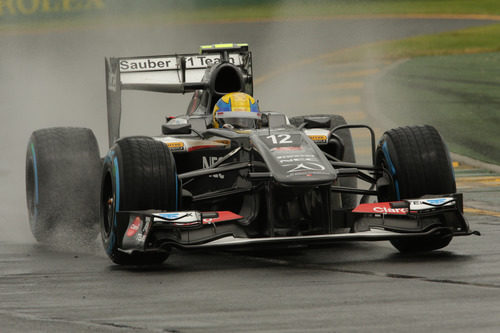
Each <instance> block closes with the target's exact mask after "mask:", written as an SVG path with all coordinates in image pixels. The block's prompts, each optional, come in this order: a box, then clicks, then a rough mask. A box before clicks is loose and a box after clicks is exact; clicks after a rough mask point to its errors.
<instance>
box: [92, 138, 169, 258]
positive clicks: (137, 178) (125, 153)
mask: <svg viewBox="0 0 500 333" xmlns="http://www.w3.org/2000/svg"><path fill="white" fill-rule="evenodd" d="M178 192H179V189H178V181H177V174H176V168H175V160H174V158H173V155H172V153H171V152H170V150H169V149H168V147H167V145H165V144H164V143H162V142H159V141H155V140H154V139H152V138H149V137H128V138H123V139H121V140H119V141H117V142H116V144H115V145H114V146H113V147H112V148H111V150H110V152H109V153H108V155H107V156H106V158H105V159H104V167H103V177H102V187H101V218H100V219H101V236H102V241H103V245H104V248H105V250H106V253H107V254H108V256H109V257H110V259H111V260H112V261H113V262H114V263H116V264H119V265H154V264H161V263H162V262H163V261H165V260H166V259H167V257H168V255H169V251H168V249H165V250H164V251H161V252H133V253H131V254H128V253H125V252H122V251H120V250H119V248H120V244H121V241H122V239H123V235H124V233H125V230H126V228H127V227H128V221H126V222H125V223H127V225H120V223H122V222H120V221H119V220H118V219H117V218H116V212H117V211H130V210H147V209H158V210H169V211H172V210H176V209H177V207H178V205H179V203H178V197H179V195H178Z"/></svg>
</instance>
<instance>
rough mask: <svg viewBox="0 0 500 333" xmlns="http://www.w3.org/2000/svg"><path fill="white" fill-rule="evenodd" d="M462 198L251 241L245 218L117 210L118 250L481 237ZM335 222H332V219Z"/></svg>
mask: <svg viewBox="0 0 500 333" xmlns="http://www.w3.org/2000/svg"><path fill="white" fill-rule="evenodd" d="M462 210H463V209H462V196H461V195H460V194H455V195H452V196H446V197H433V198H425V199H416V200H404V201H397V202H379V203H372V204H361V205H359V206H358V207H356V208H355V209H354V210H352V211H342V212H337V213H335V212H334V214H332V215H333V217H332V219H337V221H335V225H339V223H338V222H339V221H338V219H341V220H343V221H341V222H342V223H341V224H343V226H344V227H343V228H337V229H332V230H333V231H332V233H325V234H314V235H298V236H280V237H270V236H269V237H252V236H251V235H249V234H248V233H247V232H246V228H245V219H244V217H243V216H240V215H238V214H235V213H233V212H228V211H220V212H198V211H182V212H162V211H153V210H150V211H127V212H118V213H117V219H118V225H119V226H122V228H118V230H117V236H118V237H117V239H118V242H119V244H118V248H119V249H120V250H121V251H123V252H126V253H132V252H136V251H138V252H146V251H161V250H165V251H167V250H169V249H170V248H171V247H177V248H180V249H184V250H188V249H200V248H234V247H258V246H268V245H269V246H271V245H272V246H290V245H309V244H329V243H334V242H339V241H382V240H393V239H402V238H412V237H428V236H447V235H450V234H451V235H453V236H465V235H471V234H479V233H478V232H476V231H472V230H470V228H469V225H468V223H467V221H466V220H465V218H464V216H463V211H462ZM331 222H332V223H333V221H331Z"/></svg>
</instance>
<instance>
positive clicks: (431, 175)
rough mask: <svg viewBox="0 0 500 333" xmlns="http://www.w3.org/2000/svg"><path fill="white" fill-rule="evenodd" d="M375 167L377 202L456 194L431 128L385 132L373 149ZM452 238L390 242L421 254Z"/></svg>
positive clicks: (440, 145)
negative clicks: (381, 172)
mask: <svg viewBox="0 0 500 333" xmlns="http://www.w3.org/2000/svg"><path fill="white" fill-rule="evenodd" d="M376 164H377V166H378V167H379V168H380V169H381V170H383V175H381V178H380V179H379V180H378V182H377V191H378V200H379V201H397V200H402V199H415V198H419V197H422V196H424V195H427V194H437V195H443V194H451V193H455V192H456V184H455V177H454V173H453V167H452V163H451V158H450V154H449V152H448V149H447V147H446V145H445V143H444V141H443V139H442V138H441V135H439V133H438V131H437V130H436V129H435V128H434V127H432V126H428V125H426V126H407V127H399V128H395V129H392V130H389V131H387V132H385V133H384V135H383V137H382V139H381V140H380V143H379V145H378V148H377V155H376ZM452 237H453V235H452V234H451V232H449V233H448V232H444V233H443V234H441V235H433V236H429V237H425V238H408V239H400V240H399V239H398V240H392V241H391V243H392V245H393V246H394V247H395V248H397V249H398V250H399V251H401V252H423V251H432V250H437V249H440V248H443V247H445V246H447V245H448V244H449V243H450V241H451V239H452Z"/></svg>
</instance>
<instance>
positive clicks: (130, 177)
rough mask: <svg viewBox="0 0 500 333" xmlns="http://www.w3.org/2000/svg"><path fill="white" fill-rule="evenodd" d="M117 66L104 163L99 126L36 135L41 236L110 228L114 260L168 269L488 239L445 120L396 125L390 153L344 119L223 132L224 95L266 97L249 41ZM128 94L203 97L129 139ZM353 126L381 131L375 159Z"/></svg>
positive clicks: (32, 147)
mask: <svg viewBox="0 0 500 333" xmlns="http://www.w3.org/2000/svg"><path fill="white" fill-rule="evenodd" d="M105 65H106V66H105V67H106V88H107V109H108V131H109V146H110V149H109V152H108V153H107V154H106V156H105V157H104V158H103V159H101V158H100V157H99V149H98V146H97V141H96V139H95V137H94V135H93V133H92V132H91V131H90V130H89V129H84V128H69V127H59V128H49V129H42V130H38V131H35V132H34V133H33V134H32V136H31V138H30V142H29V145H28V152H27V159H26V162H27V163H26V189H27V202H28V211H29V217H30V225H31V229H32V231H33V234H34V236H35V238H37V239H38V240H39V241H42V242H48V241H51V239H52V238H53V236H54V235H55V234H58V233H60V230H64V232H65V233H66V237H68V238H72V239H77V238H79V239H82V238H83V239H87V240H91V239H92V238H95V236H96V234H97V229H98V228H97V221H100V232H101V236H102V241H103V244H104V248H105V250H106V253H107V254H108V256H109V257H110V258H111V260H112V261H113V262H115V263H117V264H124V265H128V264H132V265H141V264H158V263H161V262H163V261H164V260H165V259H166V258H167V257H168V255H169V253H170V250H171V249H172V248H178V249H185V250H188V249H202V248H235V247H258V246H268V245H269V246H271V245H272V246H283V247H286V246H291V245H293V246H296V245H308V244H329V243H333V242H337V241H348V240H349V241H375V240H377V241H378V240H389V241H390V242H391V243H392V244H393V245H394V246H395V247H396V248H397V249H398V250H400V251H402V252H408V251H431V250H436V249H440V248H443V247H445V246H447V245H448V244H449V242H450V241H451V239H452V238H453V237H454V236H463V235H470V234H473V233H476V232H474V231H472V230H471V229H470V228H469V225H468V223H467V222H466V220H465V219H464V216H463V204H462V195H461V194H458V193H456V185H455V180H454V173H453V168H452V163H451V160H450V156H449V153H448V150H447V148H446V145H445V144H444V142H443V140H442V138H441V136H440V135H439V133H438V132H437V131H436V129H434V128H433V127H431V126H408V127H400V128H396V129H392V130H389V131H387V132H385V133H384V134H383V136H382V138H381V139H380V141H379V142H378V145H376V143H375V138H374V132H373V130H372V129H371V128H370V127H368V126H366V125H352V124H351V125H349V124H346V122H345V120H344V118H343V117H342V116H339V115H310V116H301V117H291V118H288V117H287V116H286V115H284V114H281V113H279V112H265V111H261V110H258V109H256V110H253V111H252V112H256V113H254V114H250V113H248V114H245V117H249V116H250V115H251V116H252V117H253V116H255V117H256V119H257V120H258V121H257V122H255V123H254V124H255V126H252V127H249V128H242V127H238V126H232V125H231V126H226V125H227V124H224V126H217V123H215V120H216V116H218V115H219V114H220V115H224V112H223V111H224V110H222V109H221V111H220V112H219V111H216V112H215V113H213V110H214V108H215V109H216V110H218V109H217V108H218V107H219V106H218V104H217V103H218V101H221V100H223V101H224V103H226V104H227V105H230V104H231V103H232V104H233V105H232V106H234V105H236V100H235V99H233V100H231V99H227V98H226V99H224V98H225V97H224V96H226V95H227V94H232V93H241V94H243V95H245V96H249V98H250V100H251V101H254V100H253V98H252V97H251V95H252V93H253V80H252V78H253V75H252V55H251V52H250V51H249V50H248V46H247V45H246V44H219V45H209V46H202V47H201V52H200V53H197V54H175V55H164V56H149V57H134V58H106V61H105ZM124 90H145V91H155V92H162V93H181V94H184V93H192V99H191V102H190V104H189V106H188V109H187V112H186V113H185V114H184V115H181V116H176V117H171V116H170V115H169V116H168V117H167V121H166V122H165V123H164V124H163V125H162V126H161V131H162V134H161V135H157V136H134V137H123V138H121V137H120V118H121V102H122V99H121V96H122V91H124ZM251 103H253V102H250V104H251ZM233 114H234V113H233ZM239 115H240V116H243V115H244V113H243V112H239ZM226 116H227V114H226ZM351 130H362V131H367V133H369V136H370V137H371V148H372V163H371V164H368V165H365V164H359V163H356V161H355V156H354V148H353V142H352V137H351V134H350V131H351ZM358 183H360V184H359V185H358Z"/></svg>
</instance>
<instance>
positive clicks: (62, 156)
mask: <svg viewBox="0 0 500 333" xmlns="http://www.w3.org/2000/svg"><path fill="white" fill-rule="evenodd" d="M100 174H101V160H100V158H99V147H98V145H97V141H96V138H95V136H94V134H93V133H92V131H91V130H89V129H86V128H74V127H54V128H47V129H41V130H37V131H35V132H33V133H32V135H31V137H30V140H29V143H28V149H27V153H26V201H27V206H28V215H29V223H30V227H31V231H32V233H33V236H34V237H35V239H36V240H38V241H39V242H43V243H54V242H56V243H63V245H70V246H73V245H87V244H88V242H91V241H93V240H95V239H96V236H97V233H98V221H99V184H100ZM82 243H83V244H82Z"/></svg>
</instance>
